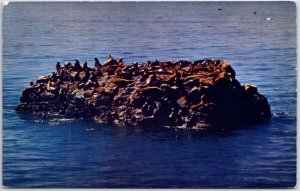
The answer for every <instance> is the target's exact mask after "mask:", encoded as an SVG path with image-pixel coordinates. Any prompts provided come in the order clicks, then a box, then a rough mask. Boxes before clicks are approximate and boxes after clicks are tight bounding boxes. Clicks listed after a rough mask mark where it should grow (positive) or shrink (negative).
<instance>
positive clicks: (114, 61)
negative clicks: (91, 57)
mask: <svg viewBox="0 0 300 191" xmlns="http://www.w3.org/2000/svg"><path fill="white" fill-rule="evenodd" d="M116 64H118V63H117V61H116V60H115V59H114V58H113V57H112V55H108V58H107V60H106V61H105V62H104V63H103V65H104V66H109V65H116Z"/></svg>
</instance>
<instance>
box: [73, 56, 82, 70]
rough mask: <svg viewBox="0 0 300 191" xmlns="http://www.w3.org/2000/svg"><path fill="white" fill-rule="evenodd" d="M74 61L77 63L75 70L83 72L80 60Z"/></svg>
mask: <svg viewBox="0 0 300 191" xmlns="http://www.w3.org/2000/svg"><path fill="white" fill-rule="evenodd" d="M74 61H75V63H74V70H81V69H82V67H81V66H80V62H79V60H77V59H75V60H74Z"/></svg>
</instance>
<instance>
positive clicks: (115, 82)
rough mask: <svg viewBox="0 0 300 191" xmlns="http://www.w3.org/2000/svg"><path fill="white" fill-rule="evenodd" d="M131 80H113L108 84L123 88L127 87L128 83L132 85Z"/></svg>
mask: <svg viewBox="0 0 300 191" xmlns="http://www.w3.org/2000/svg"><path fill="white" fill-rule="evenodd" d="M133 82H134V81H133V80H126V79H123V78H114V79H112V80H111V81H110V83H113V84H116V85H117V86H120V87H123V86H127V85H128V84H130V83H133Z"/></svg>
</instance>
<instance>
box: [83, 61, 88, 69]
mask: <svg viewBox="0 0 300 191" xmlns="http://www.w3.org/2000/svg"><path fill="white" fill-rule="evenodd" d="M82 69H83V70H88V66H87V61H86V60H85V61H84V63H83V65H82Z"/></svg>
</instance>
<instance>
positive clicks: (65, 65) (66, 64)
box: [64, 61, 72, 69]
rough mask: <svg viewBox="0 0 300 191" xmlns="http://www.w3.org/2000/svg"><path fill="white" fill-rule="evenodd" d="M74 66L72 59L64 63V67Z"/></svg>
mask: <svg viewBox="0 0 300 191" xmlns="http://www.w3.org/2000/svg"><path fill="white" fill-rule="evenodd" d="M71 66H72V63H71V62H70V61H67V62H66V63H65V64H64V67H65V68H67V69H68V68H70V67H71Z"/></svg>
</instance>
